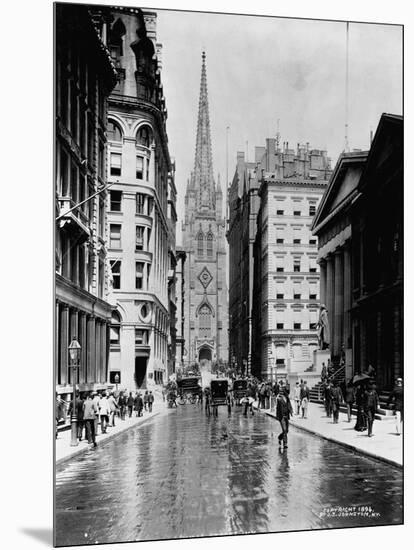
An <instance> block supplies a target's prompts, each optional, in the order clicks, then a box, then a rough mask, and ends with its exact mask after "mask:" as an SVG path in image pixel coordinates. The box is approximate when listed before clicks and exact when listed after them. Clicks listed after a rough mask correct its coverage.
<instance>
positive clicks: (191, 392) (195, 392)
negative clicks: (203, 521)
mask: <svg viewBox="0 0 414 550" xmlns="http://www.w3.org/2000/svg"><path fill="white" fill-rule="evenodd" d="M177 391H178V399H177V403H178V404H179V405H185V404H186V403H191V404H194V403H196V402H197V400H201V397H202V393H201V386H200V384H199V379H198V377H197V376H191V377H185V378H181V379H180V380H177Z"/></svg>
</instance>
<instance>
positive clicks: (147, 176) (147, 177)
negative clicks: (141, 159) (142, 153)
mask: <svg viewBox="0 0 414 550" xmlns="http://www.w3.org/2000/svg"><path fill="white" fill-rule="evenodd" d="M149 162H150V161H149V159H147V169H146V171H145V174H146V180H147V181H149Z"/></svg>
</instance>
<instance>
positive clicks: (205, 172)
mask: <svg viewBox="0 0 414 550" xmlns="http://www.w3.org/2000/svg"><path fill="white" fill-rule="evenodd" d="M193 178H194V179H193V185H194V187H195V189H196V191H197V202H198V206H199V207H200V208H203V209H205V208H208V209H214V208H215V196H214V191H215V184H214V176H213V158H212V152H211V135H210V116H209V112H208V96H207V74H206V54H205V52H203V54H202V64H201V83H200V99H199V104H198V121H197V138H196V150H195V159H194V173H193Z"/></svg>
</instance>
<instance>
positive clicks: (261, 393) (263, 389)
mask: <svg viewBox="0 0 414 550" xmlns="http://www.w3.org/2000/svg"><path fill="white" fill-rule="evenodd" d="M265 402H266V387H265V383H264V382H262V383H261V385H260V389H259V408H260V409H264V408H265V404H266V403H265Z"/></svg>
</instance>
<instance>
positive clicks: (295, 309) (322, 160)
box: [252, 139, 332, 380]
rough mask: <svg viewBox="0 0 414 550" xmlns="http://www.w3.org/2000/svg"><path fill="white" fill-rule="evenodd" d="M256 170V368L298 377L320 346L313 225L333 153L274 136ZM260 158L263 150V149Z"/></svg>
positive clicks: (268, 373) (265, 375)
mask: <svg viewBox="0 0 414 550" xmlns="http://www.w3.org/2000/svg"><path fill="white" fill-rule="evenodd" d="M262 151H263V155H262V158H261V161H260V163H259V164H258V167H257V170H256V177H257V178H258V182H257V185H258V187H259V197H260V208H259V211H258V215H257V233H256V239H255V246H254V274H253V277H254V286H253V293H254V301H253V312H252V317H253V328H252V332H253V344H252V347H253V350H252V365H253V368H252V371H253V373H254V374H256V375H259V376H261V377H263V378H268V379H273V380H274V379H275V378H276V377H277V376H279V375H280V376H289V375H292V376H295V375H297V374H298V373H302V372H304V371H305V370H306V369H307V368H309V367H310V366H311V364H312V361H313V351H314V350H315V349H316V348H317V347H318V342H317V332H316V323H317V321H318V307H319V268H318V265H317V254H318V248H317V245H318V243H317V239H316V238H315V237H314V236H313V235H312V233H311V223H312V219H313V216H314V215H315V212H316V209H317V207H318V204H319V202H320V200H321V197H322V195H323V193H324V191H325V189H326V187H327V184H328V180H329V177H330V175H331V173H332V170H331V167H330V159H329V158H328V157H327V154H326V151H321V150H319V149H310V148H309V144H306V145H300V144H298V145H297V149H296V151H295V150H294V149H292V148H289V144H288V143H284V144H283V147H282V148H280V147H279V146H278V143H277V140H275V139H267V140H266V147H265V148H262ZM256 154H259V156H260V148H259V150H258V151H256Z"/></svg>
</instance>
